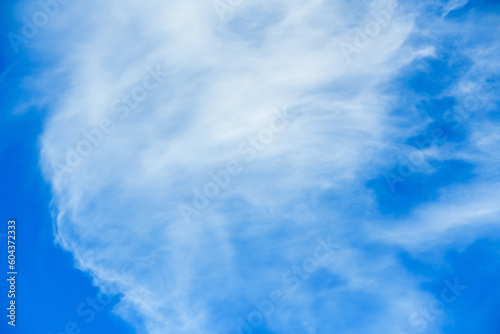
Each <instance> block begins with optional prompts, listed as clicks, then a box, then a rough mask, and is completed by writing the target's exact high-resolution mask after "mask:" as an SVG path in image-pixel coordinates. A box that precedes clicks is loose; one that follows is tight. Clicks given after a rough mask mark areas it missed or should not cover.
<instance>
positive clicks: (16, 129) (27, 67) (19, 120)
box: [0, 1, 134, 334]
mask: <svg viewBox="0 0 500 334" xmlns="http://www.w3.org/2000/svg"><path fill="white" fill-rule="evenodd" d="M18 3H19V1H2V3H1V4H0V6H1V8H0V13H1V14H0V15H1V20H0V22H1V23H0V25H1V28H0V30H1V32H2V39H1V44H0V48H1V58H0V72H2V73H4V71H5V70H7V68H8V67H10V66H12V65H13V64H15V66H14V67H13V68H12V69H11V70H10V71H8V72H7V73H6V74H5V76H4V77H3V80H2V81H1V82H0V105H1V110H2V111H1V115H0V133H1V144H0V161H1V166H0V175H1V184H2V188H1V194H0V212H1V218H0V219H1V220H2V222H1V224H0V225H1V230H0V235H1V234H2V233H3V234H6V233H7V232H6V231H7V221H8V220H9V219H15V220H16V221H17V230H16V232H17V234H16V245H17V247H16V256H17V271H18V276H17V282H16V284H17V291H16V292H17V293H16V302H17V314H16V316H17V321H16V327H15V328H11V326H8V325H7V321H5V319H7V318H6V316H5V315H6V312H7V311H6V308H7V303H8V302H9V300H8V299H7V291H8V286H7V282H6V280H5V278H6V273H7V269H8V268H7V260H6V259H7V255H8V254H7V246H6V239H5V238H0V247H1V252H0V253H1V254H2V261H1V263H2V265H1V268H2V269H1V270H2V273H1V275H2V280H1V284H0V291H2V293H1V294H0V302H1V309H2V310H3V311H2V317H1V319H2V321H1V322H0V332H1V333H6V334H7V333H19V334H34V333H37V334H38V333H40V334H42V333H43V334H45V333H47V334H48V333H52V334H56V333H57V334H59V333H66V328H65V326H67V324H68V323H71V322H74V323H76V324H77V326H78V328H79V329H81V333H134V331H133V330H132V329H131V328H130V326H128V325H127V324H125V323H124V321H123V320H121V319H120V318H119V317H117V316H116V315H114V314H112V313H111V309H112V307H113V305H114V304H116V302H118V300H119V298H120V297H119V296H111V297H112V298H113V300H112V301H111V302H110V303H109V304H107V305H106V306H105V307H104V308H103V310H102V311H100V312H95V317H94V318H93V319H92V320H91V317H92V315H91V312H90V311H88V310H92V307H89V306H84V307H82V308H81V309H80V311H81V313H83V314H82V315H79V314H78V313H77V308H78V307H79V306H80V305H81V304H82V303H87V298H90V299H94V298H97V296H98V289H96V288H95V287H93V286H92V284H91V279H90V276H88V275H87V274H85V273H83V272H81V271H79V270H77V269H75V267H74V261H73V258H72V255H71V254H70V253H68V252H66V251H63V250H62V249H61V248H60V247H58V246H56V245H55V244H54V236H53V234H52V216H51V212H52V211H51V206H50V205H51V204H50V202H51V194H50V188H49V186H48V185H47V183H45V182H44V180H43V178H42V176H41V172H40V167H39V141H38V137H39V136H40V133H41V131H42V127H43V123H44V119H45V117H46V116H47V111H46V110H44V109H41V108H36V107H31V108H29V109H28V110H26V111H25V112H23V113H22V114H16V112H15V109H16V107H17V106H19V105H20V104H22V103H25V102H29V101H30V98H31V96H32V92H30V91H28V90H26V89H24V88H23V84H22V82H23V78H25V77H28V76H30V74H32V73H33V72H36V71H38V70H40V68H41V67H42V66H43V64H41V63H40V62H37V60H36V59H33V57H32V56H30V55H29V54H27V53H26V52H25V50H21V51H20V52H19V53H18V54H16V53H15V52H14V51H13V49H12V47H11V45H10V43H9V41H8V39H7V38H6V33H7V32H10V31H18V29H20V26H19V24H18V23H17V22H16V21H17V19H18V18H16V17H15V15H13V9H14V7H15V6H17V5H18ZM98 309H100V306H99V307H98ZM87 321H88V322H87ZM68 328H69V330H70V331H68V333H71V328H72V325H71V324H70V325H69V327H68Z"/></svg>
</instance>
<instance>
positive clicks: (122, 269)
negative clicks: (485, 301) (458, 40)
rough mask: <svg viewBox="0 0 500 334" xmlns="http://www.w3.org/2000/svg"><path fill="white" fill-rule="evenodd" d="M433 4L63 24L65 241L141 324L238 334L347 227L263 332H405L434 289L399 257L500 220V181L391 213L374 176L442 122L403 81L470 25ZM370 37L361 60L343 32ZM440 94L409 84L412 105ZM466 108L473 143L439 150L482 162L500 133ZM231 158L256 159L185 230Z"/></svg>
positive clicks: (61, 192)
mask: <svg viewBox="0 0 500 334" xmlns="http://www.w3.org/2000/svg"><path fill="white" fill-rule="evenodd" d="M426 5H427V3H426V2H424V3H422V4H420V5H412V4H411V3H406V2H405V3H401V4H398V3H395V2H394V1H374V2H371V3H353V2H347V1H320V0H318V1H309V2H304V1H299V0H288V1H285V0H279V1H274V2H269V1H261V0H257V1H245V2H243V3H242V4H241V5H239V6H238V7H237V9H235V10H233V11H231V14H230V17H229V18H227V20H226V21H225V22H221V20H220V18H219V16H218V14H217V11H216V10H214V8H213V4H212V3H211V1H205V2H198V1H194V0H186V1H166V2H163V3H158V2H153V1H142V2H136V1H131V0H125V1H120V2H113V1H112V2H98V1H88V2H85V3H76V2H75V3H73V5H72V7H71V8H68V12H67V13H66V14H65V16H64V17H61V20H58V21H57V24H56V22H54V24H53V25H51V27H50V29H51V33H52V35H51V36H55V37H53V38H49V37H45V38H44V40H43V42H44V43H45V45H47V48H50V49H51V51H52V54H53V56H57V59H59V61H58V63H57V66H56V67H55V68H52V69H51V70H49V71H47V73H46V74H45V75H44V76H43V77H42V78H41V80H43V82H44V83H46V84H47V85H49V84H54V82H58V80H60V79H61V76H62V75H64V79H65V84H64V85H63V86H61V87H59V88H60V89H61V90H63V92H64V94H63V97H62V98H61V99H60V100H59V101H58V102H57V104H54V105H52V106H51V111H52V113H51V117H50V118H49V119H48V120H47V123H46V126H45V129H44V133H43V136H42V138H41V161H42V167H43V169H44V174H45V176H46V177H47V179H48V180H49V181H50V182H51V184H52V186H53V195H54V202H55V204H56V207H57V211H58V218H57V221H56V223H55V227H54V228H55V233H56V238H57V241H58V242H60V243H61V244H62V245H63V246H64V247H66V248H67V249H68V250H70V251H72V252H73V253H74V255H75V258H76V259H77V263H78V266H79V268H81V269H82V270H88V271H90V272H91V274H92V275H93V277H94V279H95V284H96V285H99V286H101V287H103V288H104V289H105V290H112V291H119V292H121V293H122V294H123V295H124V298H123V299H122V301H121V302H120V303H119V304H118V306H117V309H116V311H117V312H118V313H119V314H120V315H121V316H122V317H124V318H125V319H126V320H128V321H130V322H133V323H136V325H137V326H138V327H139V324H143V325H141V326H144V327H145V328H142V330H139V332H147V333H153V334H154V333H165V332H170V331H171V332H176V333H190V334H192V333H221V332H225V333H238V326H240V325H241V323H239V322H238V321H239V320H238V319H245V320H244V321H249V320H248V315H249V314H251V312H253V310H254V309H255V305H256V304H255V303H258V301H259V300H261V299H262V298H267V297H268V296H269V293H270V291H272V290H273V289H275V288H279V287H280V286H281V284H282V283H283V282H282V279H283V278H282V276H283V273H284V272H287V270H288V268H290V266H292V265H294V264H297V263H299V264H300V263H302V261H303V260H304V259H305V258H307V257H308V256H310V253H311V249H314V247H315V240H317V238H319V237H331V239H332V242H334V243H336V244H338V246H339V251H338V252H336V253H335V255H332V256H331V259H329V260H328V262H327V263H325V264H324V265H323V266H322V267H321V268H318V269H317V270H314V271H313V272H311V273H310V277H308V279H307V280H300V282H303V284H301V287H300V289H297V290H296V292H295V293H294V294H293V296H290V297H289V298H287V300H286V301H285V302H284V303H283V304H282V305H281V306H279V307H277V308H276V311H275V313H274V314H273V316H272V317H269V318H266V321H265V322H264V323H262V324H261V325H259V328H264V329H267V330H268V331H270V332H273V333H287V332H297V331H304V332H316V333H327V332H332V331H333V330H334V329H335V330H337V331H339V332H342V333H360V332H364V333H398V331H400V330H403V329H404V328H406V327H407V325H408V324H407V322H408V317H409V315H410V314H412V312H414V309H416V308H418V307H420V306H422V307H425V306H426V305H428V303H429V298H432V296H430V295H429V293H428V292H426V291H423V290H422V289H421V287H420V278H419V277H417V276H414V275H412V274H411V273H410V272H408V271H407V270H406V269H405V267H404V265H402V264H401V263H400V261H399V260H398V258H397V252H398V250H397V248H398V247H399V249H401V248H403V249H407V250H413V251H420V250H422V249H424V248H425V247H431V248H432V247H434V245H438V243H439V240H440V238H442V236H443V235H444V234H447V233H449V232H450V230H451V229H455V228H462V227H463V228H467V227H468V226H472V224H476V223H474V222H476V221H477V224H481V226H487V225H488V224H489V223H490V222H492V221H493V220H494V219H496V218H497V210H496V208H495V207H494V203H495V199H496V198H497V197H495V196H494V197H491V196H493V194H495V191H494V185H495V184H496V183H491V185H490V186H488V187H486V186H483V184H485V181H484V180H478V181H477V183H476V184H473V185H467V184H466V185H460V186H456V187H450V188H447V189H445V190H443V196H442V197H441V198H439V199H437V200H436V201H435V202H433V203H424V204H422V205H421V206H416V207H413V208H411V212H410V214H409V215H408V216H406V217H403V218H390V219H389V218H387V217H386V216H384V214H383V213H381V212H379V203H378V202H377V201H379V198H378V197H377V193H376V192H377V191H378V190H379V189H375V190H374V189H373V188H370V187H369V186H368V185H367V184H368V183H369V181H370V180H373V179H376V178H383V176H384V175H385V174H386V173H387V170H390V169H391V168H393V167H394V166H397V162H396V161H395V160H396V157H397V155H398V154H408V152H410V151H409V150H411V149H412V148H410V147H408V145H406V144H404V143H405V140H409V139H411V138H412V137H414V136H415V135H416V134H418V133H419V132H420V131H422V130H423V129H425V128H426V126H428V124H430V123H432V120H430V119H429V118H428V117H423V116H421V115H415V114H412V115H411V116H408V118H407V119H406V118H405V117H406V115H405V114H403V113H402V112H400V111H399V110H397V109H396V107H395V106H397V105H398V103H399V101H400V99H401V97H400V94H401V93H400V92H401V89H402V88H403V87H401V86H398V85H397V84H396V85H394V82H397V80H399V78H400V77H401V76H403V75H407V74H408V73H411V72H412V71H416V70H418V69H419V67H424V66H425V65H423V64H425V62H427V61H429V62H431V61H433V60H435V59H438V58H439V57H441V56H442V54H441V53H440V52H441V47H440V45H439V43H440V41H439V40H435V41H432V39H425V38H423V37H422V36H424V35H425V34H426V33H427V32H428V31H429V30H430V29H434V30H435V31H436V34H439V35H440V36H447V34H448V33H449V32H450V31H452V30H453V29H455V28H456V27H457V26H456V25H454V23H453V22H452V23H450V22H447V21H444V22H445V23H439V20H440V13H438V12H437V11H436V10H434V9H432V6H430V5H429V6H426ZM233 7H234V6H233ZM388 8H390V10H389V11H388V13H389V15H385V16H383V15H382V16H380V15H379V14H380V13H383V12H384V11H385V10H387V9H388ZM455 8H457V7H455ZM450 10H451V9H450ZM81 13H88V15H83V16H82V14H81ZM110 13H112V15H110ZM377 15H379V16H377ZM77 17H78V18H79V19H78V20H77V19H76V18H77ZM377 17H378V18H379V19H380V17H383V18H384V17H385V18H387V21H384V22H382V23H383V24H382V23H381V22H379V21H380V20H378V19H377ZM470 20H473V18H471V19H470ZM467 22H468V21H467ZM377 24H378V25H379V27H378V28H377ZM439 25H441V26H439ZM360 29H362V30H360ZM367 29H368V30H367ZM465 29H466V28H463V30H460V31H462V33H463V34H464V35H465ZM359 31H361V32H362V33H363V34H366V33H367V32H368V33H370V32H371V35H370V38H369V41H367V42H366V43H365V44H363V47H362V48H361V47H359V45H358V47H357V51H358V52H355V53H353V54H350V55H351V57H350V61H349V62H346V53H345V50H344V52H343V49H342V45H344V46H345V44H343V43H351V42H352V43H355V40H353V38H358V37H359V36H358V37H356V36H357V34H359ZM375 31H376V33H375ZM443 39H445V38H444V37H443ZM61 40H64V44H61V43H60V41H61ZM485 43H486V42H485ZM61 45H63V46H61ZM491 47H492V48H496V47H497V45H496V44H495V43H492V44H491ZM467 50H473V48H469V47H468V48H467ZM477 50H478V52H477V53H476V54H475V55H474V54H471V55H470V59H471V60H470V61H471V62H472V63H473V64H476V65H477V66H480V64H481V63H482V61H483V60H484V59H486V58H485V54H484V53H481V52H479V51H480V50H482V48H481V47H479V46H478V48H477ZM460 52H462V53H465V52H466V51H464V50H461V51H460ZM493 54H495V52H494V51H491V52H490V53H489V54H488V55H489V57H492V55H493ZM157 63H161V64H163V66H164V77H163V83H162V85H161V87H159V88H158V89H157V90H155V92H154V94H151V95H150V96H149V97H148V99H145V100H144V101H143V102H141V103H140V104H138V106H137V107H136V108H135V109H134V110H133V112H131V113H130V114H129V115H128V117H126V118H124V119H120V120H119V126H116V127H115V129H114V131H113V133H112V134H111V135H109V136H107V137H106V140H105V141H103V142H102V144H101V145H99V148H98V149H95V150H94V151H93V153H92V154H91V155H89V156H88V157H87V158H86V159H84V160H82V161H81V163H80V164H79V166H78V168H75V169H74V170H73V171H72V172H71V173H58V172H57V168H56V167H57V163H59V162H61V161H64V160H65V157H66V156H67V154H68V152H69V150H71V149H72V146H74V145H75V143H79V141H81V140H82V131H88V130H89V129H95V128H99V126H100V122H101V121H102V120H103V119H108V118H112V117H113V116H116V115H114V113H115V112H116V110H115V109H114V108H113V107H116V103H115V102H116V99H117V97H118V98H119V99H122V101H123V99H126V98H127V97H126V96H123V94H124V93H123V92H129V91H130V89H131V87H134V85H137V82H138V80H139V81H140V80H141V78H143V76H144V71H145V69H146V68H148V66H150V64H157ZM496 63H497V62H495V64H496ZM495 66H496V65H495ZM471 68H476V69H477V67H471ZM458 72H460V71H457V73H458ZM481 72H483V71H481ZM61 73H64V74H61ZM471 73H472V72H471V71H464V72H461V73H460V74H459V76H460V78H461V79H460V78H457V79H456V80H455V81H454V84H449V85H448V86H447V87H446V89H444V90H443V93H442V95H446V94H448V95H449V96H454V97H455V98H456V99H457V100H460V99H461V98H465V96H466V94H468V92H470V88H471V87H470V86H468V85H467V84H466V81H467V80H468V78H469V77H467V75H469V74H471ZM470 79H471V80H472V77H470ZM469 82H474V81H473V80H472V81H469ZM439 94H441V93H439ZM439 94H438V95H439ZM423 95H425V94H424V93H422V94H420V95H419V96H413V95H412V96H411V98H410V97H409V98H408V100H407V101H406V102H407V104H406V106H405V108H406V109H405V112H408V113H411V112H412V111H413V110H415V109H416V108H417V107H416V105H417V103H418V102H419V100H418V99H419V98H422V96H423ZM485 102H488V103H493V102H492V101H491V99H488V100H487V101H485ZM276 110H287V111H289V112H290V113H292V114H293V115H296V117H295V118H294V120H293V122H290V124H289V125H288V126H287V129H286V131H283V132H282V133H280V134H279V136H274V138H273V142H272V145H267V146H266V149H265V150H264V149H263V150H258V147H257V146H255V145H254V146H253V147H254V148H255V150H257V151H258V155H256V156H255V157H253V154H252V153H251V152H250V151H249V150H247V151H245V147H243V148H242V147H240V144H241V143H251V141H252V140H253V139H252V138H254V139H255V136H257V137H258V136H259V134H260V133H261V132H262V129H263V128H266V127H267V126H268V124H269V120H270V119H271V118H272V117H273V114H275V113H276ZM405 120H407V122H408V123H411V124H408V123H405V122H404V121H405ZM408 120H410V121H408ZM467 122H469V123H467V125H466V126H467V128H469V126H470V127H471V131H472V134H471V135H470V137H467V138H473V139H472V140H471V141H467V144H471V145H472V144H473V145H475V146H474V147H470V149H466V150H455V149H453V148H451V147H452V145H455V144H454V142H450V143H449V145H442V146H439V147H438V148H437V149H436V151H435V152H433V153H432V155H429V156H432V157H437V158H436V160H445V159H446V158H448V157H450V156H453V157H454V159H465V157H468V159H470V161H472V162H473V163H474V164H475V163H477V164H478V165H480V160H481V159H482V158H484V156H485V154H487V153H486V152H488V151H491V150H492V149H493V148H496V147H497V146H496V145H497V143H498V141H497V140H496V138H497V137H495V136H492V135H491V134H493V133H496V132H495V131H496V127H495V126H494V125H493V124H492V123H488V124H489V126H487V125H485V124H482V125H481V127H480V128H478V129H474V127H475V126H479V123H475V122H476V121H475V119H471V120H468V121H467ZM117 124H118V123H117ZM474 124H476V125H474ZM259 140H260V139H259ZM246 148H247V149H248V148H251V145H250V146H248V147H246ZM480 148H482V149H483V150H484V154H481V153H479V152H478V149H480ZM251 157H252V159H250V158H251ZM433 159H434V158H433ZM229 161H236V162H238V163H239V165H240V166H242V165H244V167H245V168H243V169H242V170H241V173H240V174H239V175H238V177H237V178H234V179H233V180H232V181H231V183H230V185H228V186H227V188H226V189H225V190H224V192H220V193H218V194H217V198H215V199H212V200H211V203H210V205H209V206H207V207H204V208H203V210H200V211H199V212H198V217H197V219H196V220H195V221H194V222H192V223H191V224H185V221H184V219H183V218H184V217H183V216H182V215H181V214H179V205H181V204H183V203H192V202H193V189H198V188H200V187H202V188H203V187H204V186H205V185H206V184H208V183H209V182H212V180H213V178H212V177H211V173H214V172H216V171H220V170H224V169H225V168H227V164H228V162H229ZM425 173H427V174H432V173H434V172H433V170H432V168H429V169H427V170H426V171H425ZM495 177H496V176H495ZM384 182H385V181H384ZM384 187H386V185H385V184H384ZM471 190H474V192H471ZM464 191H465V192H467V193H468V194H469V196H470V198H469V197H461V195H460V194H462V193H463V192H464ZM394 196H399V194H398V193H395V194H394ZM488 196H490V197H488ZM478 233H481V232H480V231H478ZM428 238H430V239H431V241H432V242H431V244H430V245H425V247H424V244H425V241H426V240H427V239H428ZM459 239H460V240H459ZM457 240H459V241H461V242H462V241H463V239H461V238H460V236H458V235H457ZM450 243H452V241H450ZM300 275H301V274H300V273H294V272H291V273H290V274H289V277H288V279H290V280H294V279H297V277H300ZM285 284H287V283H285ZM137 317H139V318H140V319H137ZM439 326H440V323H439V321H436V322H435V323H432V324H429V328H430V327H432V328H435V329H436V331H437V330H438V329H437V328H439ZM297 328H300V329H297Z"/></svg>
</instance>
